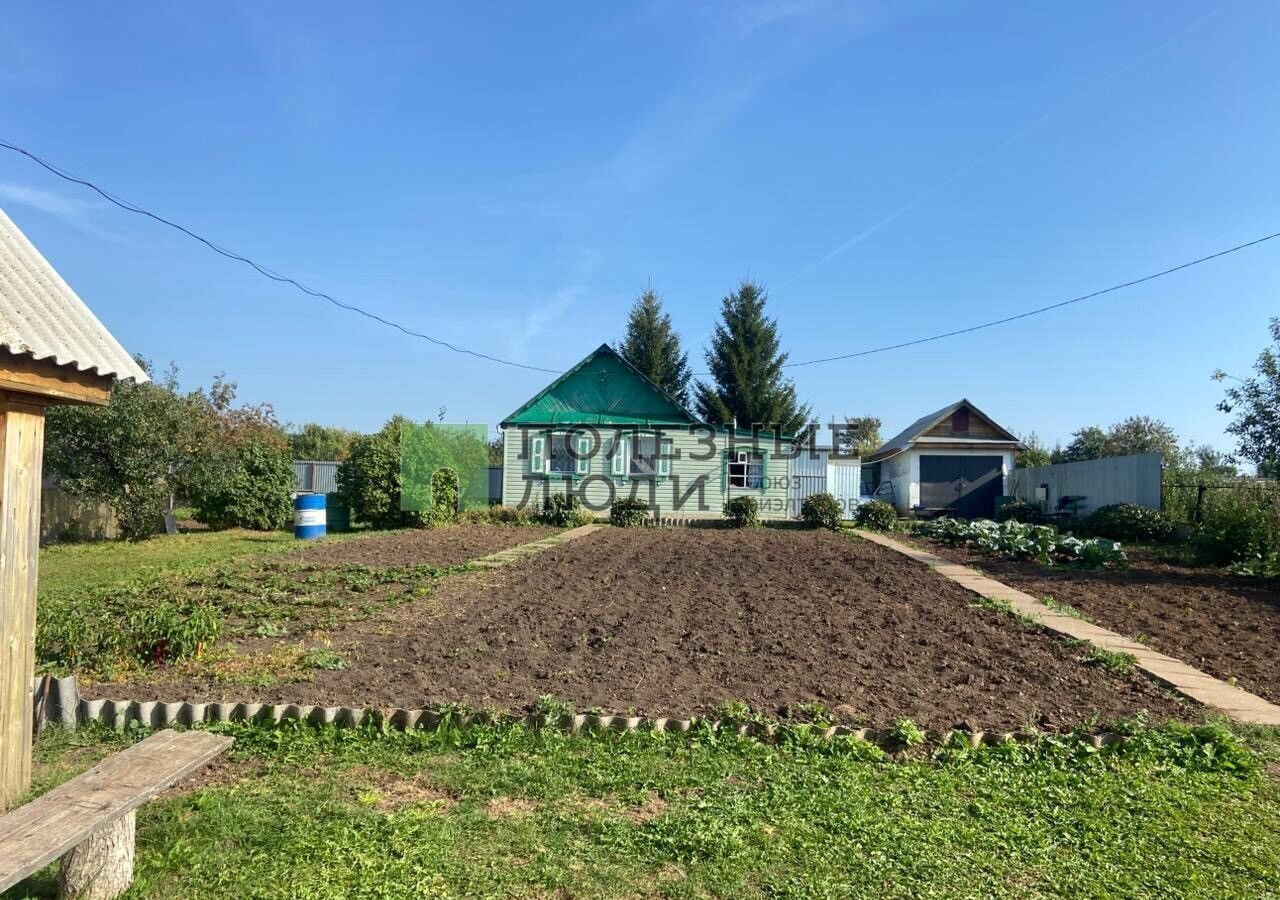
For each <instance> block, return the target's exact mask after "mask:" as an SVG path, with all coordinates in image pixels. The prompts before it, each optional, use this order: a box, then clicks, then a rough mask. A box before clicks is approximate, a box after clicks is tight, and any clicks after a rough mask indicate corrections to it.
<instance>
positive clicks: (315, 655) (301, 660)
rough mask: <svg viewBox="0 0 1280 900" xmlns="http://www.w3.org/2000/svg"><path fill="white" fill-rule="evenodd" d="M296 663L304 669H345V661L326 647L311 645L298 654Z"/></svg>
mask: <svg viewBox="0 0 1280 900" xmlns="http://www.w3.org/2000/svg"><path fill="white" fill-rule="evenodd" d="M298 665H300V666H302V667H303V668H306V669H328V670H337V669H345V668H346V667H347V661H346V660H345V659H343V658H342V657H341V656H339V655H338V654H337V653H335V652H334V651H332V650H330V649H328V648H327V647H312V648H310V649H309V650H305V651H303V652H302V653H301V654H300V655H299V656H298Z"/></svg>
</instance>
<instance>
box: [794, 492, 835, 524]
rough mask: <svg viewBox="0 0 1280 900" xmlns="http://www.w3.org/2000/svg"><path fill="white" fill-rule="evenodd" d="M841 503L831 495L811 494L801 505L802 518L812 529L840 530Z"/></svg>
mask: <svg viewBox="0 0 1280 900" xmlns="http://www.w3.org/2000/svg"><path fill="white" fill-rule="evenodd" d="M840 513H841V509H840V501H839V500H837V499H836V498H835V497H833V496H831V495H830V494H810V495H809V496H808V497H805V498H804V502H803V503H801V504H800V518H801V519H802V520H803V521H804V524H805V525H807V526H809V527H810V528H825V529H827V530H828V531H839V530H840V518H841V516H840Z"/></svg>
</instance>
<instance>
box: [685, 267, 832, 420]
mask: <svg viewBox="0 0 1280 900" xmlns="http://www.w3.org/2000/svg"><path fill="white" fill-rule="evenodd" d="M767 299H768V297H767V295H766V294H765V292H764V289H763V288H761V287H760V286H759V285H757V284H755V283H753V282H750V281H743V282H742V283H741V284H739V285H738V289H737V290H736V291H734V292H733V293H732V294H729V295H728V296H727V297H725V298H724V299H723V300H721V301H720V316H721V321H720V322H719V323H717V324H716V329H715V333H714V334H712V336H711V349H709V350H708V351H707V355H706V360H707V368H708V369H709V370H710V372H711V378H712V383H707V382H704V381H702V380H699V381H698V382H697V387H696V402H697V409H698V414H699V415H700V416H701V417H702V418H703V419H704V420H705V421H707V422H709V423H711V424H714V425H728V424H730V423H731V422H733V421H735V420H736V421H737V423H738V427H739V428H750V427H751V426H752V425H759V426H761V428H764V429H767V430H773V429H774V428H781V430H782V432H783V433H785V434H803V433H805V432H806V431H807V428H806V426H807V425H808V424H809V407H808V406H804V405H802V404H801V403H800V402H799V400H798V399H797V397H796V386H795V384H794V383H793V382H792V381H791V380H790V379H787V378H784V377H783V374H782V365H783V363H785V362H786V361H787V354H786V353H783V352H781V351H780V350H779V349H778V348H779V340H778V323H777V320H775V319H770V318H769V317H768V316H766V315H765V312H764V308H765V302H766V300H767Z"/></svg>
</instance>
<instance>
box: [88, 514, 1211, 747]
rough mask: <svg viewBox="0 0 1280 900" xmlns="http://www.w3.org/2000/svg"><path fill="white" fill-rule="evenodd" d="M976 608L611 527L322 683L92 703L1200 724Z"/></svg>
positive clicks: (384, 622)
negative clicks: (550, 707)
mask: <svg viewBox="0 0 1280 900" xmlns="http://www.w3.org/2000/svg"><path fill="white" fill-rule="evenodd" d="M402 562H403V561H402ZM972 599H973V597H972V595H971V594H969V593H968V592H966V591H964V590H963V589H961V588H959V587H958V586H956V585H954V584H952V583H951V582H949V581H947V580H945V579H943V578H942V577H941V576H938V575H936V574H935V573H933V572H931V571H930V570H929V569H927V568H926V567H924V566H920V565H918V564H915V563H912V562H910V561H908V560H905V559H903V558H902V557H901V556H899V555H897V554H894V553H892V552H891V551H888V550H885V549H883V548H881V547H878V546H875V545H874V544H871V543H869V542H865V541H858V540H853V539H850V538H847V537H843V536H839V535H834V534H829V533H815V532H801V531H779V530H773V529H757V530H749V531H728V530H711V529H672V530H656V529H654V530H650V529H634V530H632V529H628V530H621V529H608V528H606V529H602V530H600V531H598V532H596V533H595V534H592V535H589V536H587V537H583V538H580V539H578V540H574V541H571V542H569V543H567V544H563V545H560V546H557V547H554V548H552V549H549V550H546V551H544V552H542V553H539V554H537V555H535V556H532V557H530V558H528V559H525V560H523V561H521V562H519V563H516V564H514V565H512V566H509V567H506V568H503V569H498V570H493V571H490V572H484V573H477V574H473V575H465V576H460V577H454V578H449V579H446V580H445V581H443V582H441V583H440V585H439V586H438V587H437V589H436V590H435V591H434V592H433V593H432V594H431V596H430V597H429V598H428V600H427V601H423V602H414V603H410V604H406V605H404V606H400V607H397V608H395V609H393V610H390V611H387V612H386V613H384V614H383V615H381V616H379V617H378V618H376V619H374V620H372V621H369V622H363V623H356V624H353V625H352V626H349V629H348V630H347V631H344V632H342V633H339V634H335V635H334V641H335V647H339V648H341V650H342V652H343V655H344V656H345V657H346V659H347V660H348V661H349V665H348V668H346V669H344V670H341V671H320V672H317V673H316V674H315V678H314V680H313V681H311V682H306V683H297V684H287V685H279V686H275V687H271V688H267V689H250V688H243V687H241V688H227V687H225V686H222V685H216V684H212V683H209V682H201V681H191V682H184V683H179V684H168V685H163V686H154V687H150V686H144V685H129V686H112V685H99V686H96V687H95V688H94V689H93V690H92V693H93V694H94V695H96V696H112V697H120V696H122V695H123V696H128V697H131V698H133V697H137V698H139V699H145V698H147V697H153V698H163V699H175V698H186V699H204V700H213V699H243V700H257V701H261V702H298V703H311V704H322V705H328V706H332V705H343V704H349V705H357V704H359V705H370V706H379V707H388V706H410V707H412V706H423V705H432V704H437V703H441V702H452V701H461V702H465V703H468V704H471V705H472V706H475V707H481V708H498V709H520V708H524V707H526V706H527V705H528V704H530V702H531V701H533V700H534V699H535V698H537V697H538V696H540V695H543V694H552V695H554V696H556V697H558V698H560V699H563V700H567V701H569V702H571V703H572V704H574V706H576V707H577V708H578V709H590V708H593V707H594V708H600V709H603V710H606V711H609V712H626V711H628V710H634V711H636V712H637V713H641V714H653V715H658V714H662V715H688V714H696V713H708V712H713V711H715V710H716V709H717V708H718V707H719V706H720V705H721V704H722V703H724V702H726V701H731V700H744V701H746V702H748V703H750V704H751V705H752V707H753V708H755V709H758V710H761V711H763V712H765V713H767V714H770V715H783V716H785V715H788V714H792V713H795V712H796V711H797V704H800V703H804V702H808V701H819V702H821V703H823V704H824V705H826V706H827V707H828V708H830V709H832V710H833V711H834V712H835V713H836V714H837V716H838V717H839V718H841V719H842V720H843V721H848V722H857V723H864V724H868V725H874V726H884V725H887V724H890V723H892V722H893V721H894V720H895V719H898V718H900V717H904V716H905V717H910V718H912V719H914V720H915V721H916V722H918V723H920V724H923V725H926V726H929V727H937V728H946V727H950V726H953V725H958V724H967V725H969V726H970V727H978V728H985V729H991V728H1018V727H1021V726H1024V725H1027V724H1038V725H1040V726H1041V727H1046V728H1063V727H1069V726H1074V725H1077V724H1080V723H1082V722H1084V721H1086V720H1088V719H1090V718H1091V717H1094V716H1097V717H1100V718H1101V719H1103V720H1106V719H1111V718H1116V717H1120V716H1126V715H1131V714H1134V713H1136V712H1138V711H1140V710H1147V711H1149V712H1150V713H1151V715H1152V717H1153V718H1155V719H1157V720H1163V719H1166V718H1170V717H1176V718H1194V717H1196V716H1197V715H1198V714H1199V713H1198V710H1196V709H1195V708H1193V707H1188V706H1186V705H1184V704H1182V703H1180V702H1178V701H1176V700H1174V699H1173V698H1171V697H1170V696H1169V695H1168V694H1167V693H1165V692H1164V691H1163V690H1162V689H1160V688H1157V687H1156V686H1155V685H1153V684H1151V683H1149V682H1147V681H1145V680H1143V679H1141V678H1140V677H1138V676H1136V675H1131V676H1120V675H1113V674H1110V673H1108V672H1105V671H1103V670H1101V669H1096V668H1090V667H1087V666H1085V665H1083V664H1081V663H1080V662H1079V661H1078V656H1079V651H1078V650H1075V649H1072V648H1070V647H1069V646H1067V645H1066V644H1065V643H1063V642H1062V641H1059V640H1057V639H1056V638H1054V637H1052V636H1051V635H1049V634H1047V633H1045V632H1043V631H1034V630H1027V629H1025V628H1024V627H1022V626H1020V625H1019V624H1018V623H1017V622H1016V621H1014V620H1013V619H1011V618H1010V617H1008V616H1006V615H1003V614H1001V613H998V612H990V611H986V610H983V609H979V608H976V607H974V606H973V605H972V603H971V601H972Z"/></svg>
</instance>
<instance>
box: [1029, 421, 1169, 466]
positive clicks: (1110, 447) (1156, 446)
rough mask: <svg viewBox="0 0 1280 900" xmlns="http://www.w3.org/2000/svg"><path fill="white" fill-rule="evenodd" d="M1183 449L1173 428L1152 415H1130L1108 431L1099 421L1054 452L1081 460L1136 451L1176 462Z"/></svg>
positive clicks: (1058, 457)
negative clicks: (1102, 427) (1099, 425)
mask: <svg viewBox="0 0 1280 900" xmlns="http://www.w3.org/2000/svg"><path fill="white" fill-rule="evenodd" d="M1180 452H1181V451H1180V450H1179V449H1178V436H1177V434H1175V433H1174V431H1173V429H1172V428H1170V427H1169V426H1168V425H1166V424H1165V423H1164V422H1161V421H1160V420H1159V419H1153V418H1151V417H1150V416H1130V417H1129V418H1127V419H1125V420H1124V421H1122V422H1117V423H1116V424H1114V425H1112V426H1111V427H1110V428H1108V429H1107V430H1106V431H1103V430H1102V429H1101V428H1099V427H1098V426H1096V425H1089V426H1087V427H1085V428H1081V429H1080V430H1079V431H1077V432H1075V433H1073V434H1072V436H1071V442H1070V443H1069V444H1067V446H1066V449H1064V450H1061V451H1058V450H1055V451H1054V453H1053V462H1055V463H1058V462H1079V461H1081V460H1086V459H1102V458H1103V457H1107V456H1128V455H1130V454H1134V453H1160V454H1163V455H1164V458H1165V460H1166V461H1168V462H1170V463H1172V462H1174V461H1175V460H1176V459H1177V458H1178V455H1179V453H1180Z"/></svg>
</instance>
